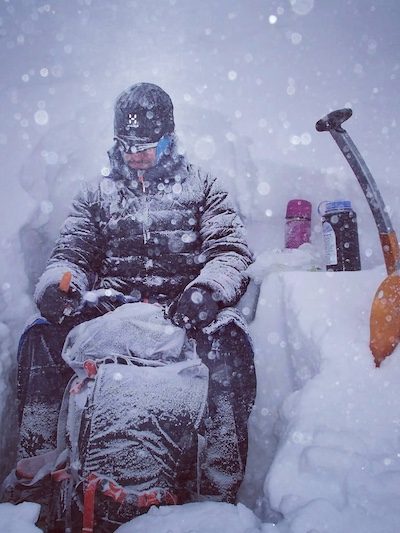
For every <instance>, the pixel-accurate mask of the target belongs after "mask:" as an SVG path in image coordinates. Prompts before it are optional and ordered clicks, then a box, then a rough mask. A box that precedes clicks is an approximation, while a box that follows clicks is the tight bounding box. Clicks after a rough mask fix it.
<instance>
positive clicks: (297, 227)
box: [285, 199, 311, 248]
mask: <svg viewBox="0 0 400 533" xmlns="http://www.w3.org/2000/svg"><path fill="white" fill-rule="evenodd" d="M310 236H311V204H310V202H308V201H307V200H300V199H297V200H290V202H288V204H287V208H286V225H285V248H298V247H299V246H301V245H302V244H304V243H306V242H310Z"/></svg>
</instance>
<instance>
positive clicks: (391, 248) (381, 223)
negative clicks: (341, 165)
mask: <svg viewBox="0 0 400 533" xmlns="http://www.w3.org/2000/svg"><path fill="white" fill-rule="evenodd" d="M351 115H352V111H351V109H339V110H337V111H333V112H332V113H329V115H327V116H326V117H323V118H322V119H321V120H319V121H318V122H317V124H316V128H317V130H318V131H329V133H330V134H331V135H332V137H333V139H334V141H335V142H336V144H337V145H338V147H339V149H340V151H341V152H342V154H343V155H344V157H345V158H346V161H347V162H348V163H349V165H350V167H351V169H352V170H353V172H354V175H355V176H356V178H357V181H358V183H359V184H360V186H361V189H362V191H363V193H364V195H365V198H366V200H367V202H368V205H369V207H370V209H371V212H372V215H373V217H374V220H375V224H376V226H377V228H378V232H379V238H380V241H381V246H382V251H383V257H384V260H385V265H386V270H387V272H388V274H392V273H393V272H396V271H397V270H399V267H400V265H399V260H400V257H399V255H400V254H399V244H398V241H397V237H396V233H395V231H394V229H393V226H392V222H391V220H390V216H389V213H388V212H387V209H386V206H385V203H384V201H383V199H382V196H381V193H380V192H379V189H378V186H377V185H376V182H375V180H374V178H373V176H372V174H371V172H370V170H369V168H368V166H367V164H366V162H365V161H364V159H363V157H362V155H361V154H360V152H359V151H358V149H357V147H356V145H355V144H354V142H353V141H352V139H351V137H350V135H349V134H348V133H347V131H346V130H345V129H344V128H343V127H342V124H343V122H344V121H346V120H347V119H348V118H349V117H350V116H351Z"/></svg>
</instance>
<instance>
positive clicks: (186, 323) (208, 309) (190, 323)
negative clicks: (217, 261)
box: [173, 287, 219, 329]
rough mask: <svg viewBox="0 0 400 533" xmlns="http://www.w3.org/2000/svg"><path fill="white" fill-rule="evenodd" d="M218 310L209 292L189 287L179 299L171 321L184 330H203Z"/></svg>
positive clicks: (215, 301) (216, 303)
mask: <svg viewBox="0 0 400 533" xmlns="http://www.w3.org/2000/svg"><path fill="white" fill-rule="evenodd" d="M218 309H219V306H218V302H217V300H216V299H215V298H214V297H213V295H212V293H211V291H210V290H208V289H203V288H200V287H190V288H189V289H187V290H185V291H184V292H183V294H182V296H181V297H180V299H179V301H178V305H177V307H176V311H175V314H174V317H173V320H174V322H175V323H176V324H177V325H178V326H181V327H184V328H186V329H191V328H193V329H199V328H204V327H205V326H207V325H208V324H210V322H212V321H213V320H214V319H215V317H216V316H217V313H218Z"/></svg>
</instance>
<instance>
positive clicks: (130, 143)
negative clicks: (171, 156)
mask: <svg viewBox="0 0 400 533" xmlns="http://www.w3.org/2000/svg"><path fill="white" fill-rule="evenodd" d="M114 139H115V140H116V141H117V142H118V144H119V145H120V147H121V148H122V150H123V151H124V152H125V153H126V154H136V153H137V152H144V151H145V150H149V149H150V148H157V145H158V143H159V141H157V142H155V143H141V144H138V143H137V141H135V140H133V139H123V138H122V137H118V136H116V137H114Z"/></svg>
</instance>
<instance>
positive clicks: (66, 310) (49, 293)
mask: <svg viewBox="0 0 400 533" xmlns="http://www.w3.org/2000/svg"><path fill="white" fill-rule="evenodd" d="M80 302H81V295H80V293H79V292H78V291H73V290H71V289H70V290H69V291H68V292H64V291H62V290H61V289H60V287H59V285H49V286H48V287H47V288H46V290H45V291H44V293H43V295H42V297H41V298H40V301H39V302H38V304H37V306H38V308H39V311H40V314H41V315H42V316H43V317H44V318H46V319H47V320H48V321H49V322H52V323H53V324H57V323H59V322H60V321H61V319H62V318H63V317H64V316H67V315H70V314H72V313H73V312H74V311H76V310H77V308H78V307H79V305H80Z"/></svg>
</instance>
